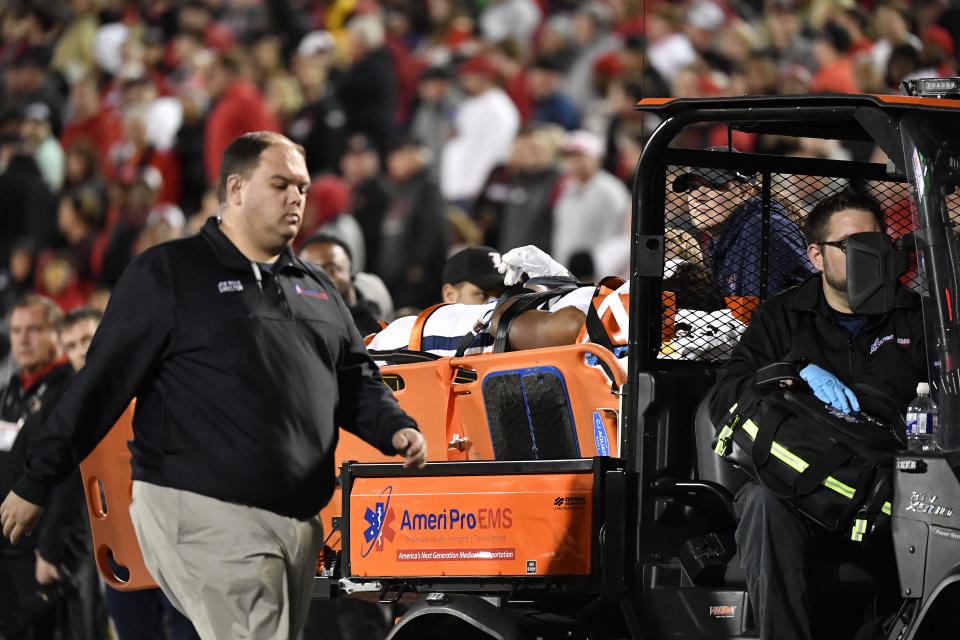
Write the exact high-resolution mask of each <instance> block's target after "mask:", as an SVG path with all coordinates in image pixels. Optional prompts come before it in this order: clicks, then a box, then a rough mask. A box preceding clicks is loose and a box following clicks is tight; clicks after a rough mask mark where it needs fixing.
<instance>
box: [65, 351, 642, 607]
mask: <svg viewBox="0 0 960 640" xmlns="http://www.w3.org/2000/svg"><path fill="white" fill-rule="evenodd" d="M588 359H589V360H590V361H591V362H593V363H594V364H590V362H588ZM381 373H382V375H383V376H384V379H385V381H387V382H388V384H389V385H390V386H391V388H393V389H394V395H395V397H396V398H397V400H398V401H399V403H400V406H401V407H403V408H404V410H405V411H406V412H407V413H408V414H409V415H410V416H411V417H413V418H414V419H415V420H416V421H417V424H418V426H419V428H420V430H421V432H422V433H423V434H424V436H425V437H426V439H427V443H428V447H429V452H430V453H429V458H428V459H429V461H431V462H433V461H456V460H493V459H495V457H496V456H495V447H496V446H497V441H498V435H499V440H500V441H503V440H504V437H503V433H502V431H503V429H500V431H499V432H498V431H497V430H493V429H492V427H491V426H490V425H491V424H492V422H491V421H492V418H491V416H490V413H491V412H492V409H495V408H496V407H491V403H490V397H488V396H487V395H485V386H486V385H488V384H492V383H491V381H496V382H498V386H501V387H502V386H503V385H502V384H499V382H500V381H501V378H502V377H503V376H519V377H521V379H522V380H524V381H525V382H524V384H525V385H527V386H534V387H535V386H537V383H539V382H550V383H552V384H553V388H554V389H559V390H560V392H557V393H554V394H553V395H550V394H547V395H544V396H542V397H541V398H540V400H541V401H542V402H541V404H547V405H549V406H550V408H551V409H552V410H554V411H556V412H558V414H557V415H564V414H569V419H568V425H569V429H567V432H566V433H565V435H564V437H565V439H566V442H567V444H568V447H569V450H570V451H575V452H576V453H575V454H574V455H571V456H570V457H581V458H592V457H594V456H597V455H603V456H613V457H616V456H617V455H618V451H619V444H620V438H619V434H618V433H617V424H618V419H617V418H618V413H619V398H620V397H619V394H618V390H619V388H620V386H621V385H622V384H623V383H624V381H625V380H626V373H625V372H624V370H623V368H621V366H620V364H619V363H618V361H617V359H616V357H614V355H613V354H612V353H610V352H609V351H607V350H606V349H604V348H603V347H599V346H597V345H594V344H578V345H568V346H563V347H554V348H551V349H535V350H530V351H518V352H512V353H503V354H482V355H475V356H466V357H463V358H442V359H440V360H434V361H429V362H422V363H414V364H404V365H392V366H387V367H383V368H382V369H381ZM564 403H565V404H564ZM132 417H133V405H132V404H131V407H130V408H128V410H127V411H126V412H125V413H124V414H123V416H122V417H121V418H120V420H118V422H117V424H116V425H115V426H114V428H113V429H112V430H111V431H110V432H109V433H108V434H107V436H106V437H105V438H104V439H103V440H102V441H101V442H100V444H99V445H97V447H96V448H95V449H94V450H93V452H92V453H91V454H90V455H89V456H88V457H87V458H86V459H85V460H84V461H83V462H82V463H81V465H80V471H81V474H82V475H83V482H84V488H85V490H86V495H87V508H88V510H89V512H90V524H91V532H92V534H93V541H94V548H95V557H96V562H97V567H98V569H99V571H100V573H101V575H103V577H104V580H105V581H106V582H107V583H108V584H109V585H110V586H111V587H114V588H115V589H118V590H121V591H129V590H136V589H146V588H150V587H154V586H156V584H155V582H154V580H153V578H152V577H151V576H150V574H149V572H148V571H147V570H146V568H145V567H144V565H143V558H142V556H141V553H140V548H139V545H138V543H137V540H136V536H135V534H134V531H133V525H132V522H131V521H130V515H129V506H130V501H131V491H132V484H133V483H132V480H131V477H130V453H129V450H128V448H127V442H128V441H129V440H130V439H131V438H132V437H133V432H132V427H131V420H132ZM551 440H552V438H551V437H549V435H545V436H544V437H542V438H541V442H540V443H539V444H537V445H536V448H538V449H539V450H545V449H547V448H548V447H547V444H548V443H549V441H551ZM335 459H336V463H337V465H338V467H339V465H340V464H341V463H342V462H344V461H347V460H352V461H362V462H397V458H396V457H390V456H385V455H383V454H382V453H380V452H379V451H378V450H376V449H375V448H374V447H372V446H370V445H368V444H367V443H365V442H363V441H362V440H360V439H359V438H358V437H356V436H354V435H353V434H351V433H348V432H347V431H344V430H341V431H340V439H339V444H338V446H337V450H336V454H335ZM101 488H102V492H103V493H102V495H103V498H104V499H101ZM338 491H339V490H338ZM104 501H105V502H106V504H104ZM340 512H341V501H340V499H339V492H338V493H337V494H335V495H334V497H333V499H332V500H331V501H330V503H329V504H328V505H327V506H326V507H325V508H324V509H323V511H321V517H322V519H323V521H324V526H325V527H326V529H325V530H326V531H328V532H331V531H333V528H332V518H333V517H336V516H339V515H340ZM338 544H339V541H337V540H334V541H333V545H332V546H334V548H336V546H337V545H338ZM111 553H112V556H113V560H114V563H115V564H118V565H121V567H123V568H124V569H125V570H126V571H128V572H129V576H126V575H123V576H118V575H117V573H118V572H115V571H114V566H113V565H111V562H110V559H109V555H110V554H111ZM119 573H125V571H121V572H119ZM122 578H125V579H122Z"/></svg>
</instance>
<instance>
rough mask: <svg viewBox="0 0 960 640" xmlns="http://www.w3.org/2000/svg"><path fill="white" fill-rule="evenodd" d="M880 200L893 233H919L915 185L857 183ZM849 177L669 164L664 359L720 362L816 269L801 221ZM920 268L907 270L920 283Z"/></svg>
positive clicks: (913, 284)
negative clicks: (752, 324) (770, 305)
mask: <svg viewBox="0 0 960 640" xmlns="http://www.w3.org/2000/svg"><path fill="white" fill-rule="evenodd" d="M854 182H855V184H854V186H856V187H858V188H860V189H865V190H867V191H868V192H869V193H870V194H871V195H873V196H874V197H875V198H877V200H878V201H879V202H880V204H881V206H882V208H883V211H884V216H885V222H886V227H887V232H888V233H889V234H890V235H891V236H892V237H893V238H894V239H895V238H898V237H900V236H902V235H904V234H905V233H909V232H910V231H911V230H912V226H913V219H912V214H911V204H910V203H911V197H912V188H911V187H910V186H909V185H908V184H906V183H903V182H897V181H876V180H873V181H863V180H857V181H854ZM848 185H851V180H850V179H847V178H844V177H838V176H824V175H811V174H800V173H789V174H787V173H769V172H759V173H756V174H750V173H748V172H746V171H740V170H737V169H731V168H725V169H707V168H702V167H697V168H690V167H682V166H668V167H667V169H666V188H665V198H664V205H665V210H664V215H665V226H666V230H665V233H664V281H663V291H664V294H663V302H664V313H663V327H662V328H663V331H662V335H663V344H662V346H661V350H660V353H659V355H658V357H659V358H660V359H673V360H675V359H680V360H700V361H713V362H721V361H723V360H725V359H726V358H727V357H728V356H729V354H730V352H731V351H732V349H733V347H734V346H736V344H737V341H738V339H739V336H740V334H741V333H742V332H743V331H744V329H745V328H746V326H747V325H748V324H749V321H750V315H751V313H752V311H753V310H754V309H755V308H756V307H757V305H758V304H760V303H761V302H763V301H764V300H766V299H768V298H769V297H770V296H772V295H775V294H776V293H778V292H780V291H783V290H784V289H787V288H789V287H791V286H793V285H796V284H799V283H800V282H802V281H803V280H805V279H806V278H808V277H809V276H811V275H813V274H815V273H816V271H815V269H814V268H813V266H812V265H811V264H810V261H809V259H808V257H807V243H806V241H805V240H804V238H803V233H802V228H803V221H804V219H805V217H806V215H807V214H808V213H809V212H810V211H811V210H812V209H813V207H814V205H815V204H816V203H817V202H819V201H820V200H821V199H822V198H824V197H827V196H829V195H831V194H834V193H836V192H838V191H840V190H842V189H844V188H845V187H847V186H848ZM917 279H918V276H917V272H916V269H915V268H913V267H911V268H910V269H909V270H908V271H907V273H906V274H905V275H904V277H903V282H904V283H905V284H906V285H907V286H908V287H909V288H913V289H916V288H917V287H919V282H918V281H917Z"/></svg>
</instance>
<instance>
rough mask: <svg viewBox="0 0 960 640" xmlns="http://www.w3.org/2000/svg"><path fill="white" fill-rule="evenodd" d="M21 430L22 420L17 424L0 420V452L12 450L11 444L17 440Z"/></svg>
mask: <svg viewBox="0 0 960 640" xmlns="http://www.w3.org/2000/svg"><path fill="white" fill-rule="evenodd" d="M22 428H23V420H19V421H18V422H7V421H5V420H0V451H10V450H11V449H13V443H14V442H16V440H17V435H18V434H19V433H20V429H22Z"/></svg>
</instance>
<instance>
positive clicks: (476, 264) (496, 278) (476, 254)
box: [443, 246, 503, 290]
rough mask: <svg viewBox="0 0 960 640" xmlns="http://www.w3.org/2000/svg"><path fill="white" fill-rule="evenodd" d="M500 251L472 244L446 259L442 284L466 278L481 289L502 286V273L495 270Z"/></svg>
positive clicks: (498, 262)
mask: <svg viewBox="0 0 960 640" xmlns="http://www.w3.org/2000/svg"><path fill="white" fill-rule="evenodd" d="M499 264H500V252H499V251H497V250H496V249H493V248H491V247H484V246H472V247H467V248H466V249H463V250H461V251H459V252H457V253H455V254H453V255H452V256H450V257H449V258H448V259H447V263H446V264H445V265H443V284H457V283H458V282H463V281H464V280H466V281H467V282H470V283H472V284H475V285H476V286H478V287H480V288H481V289H483V290H488V289H495V288H497V287H501V286H503V274H501V273H500V272H499V271H497V266H498V265H499Z"/></svg>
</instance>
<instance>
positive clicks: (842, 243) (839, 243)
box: [820, 238, 848, 254]
mask: <svg viewBox="0 0 960 640" xmlns="http://www.w3.org/2000/svg"><path fill="white" fill-rule="evenodd" d="M847 240H848V238H844V239H843V240H834V241H833V242H821V243H820V244H821V245H824V244H825V245H827V246H828V247H836V248H837V249H840V251H842V252H843V253H844V254H846V253H847Z"/></svg>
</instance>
